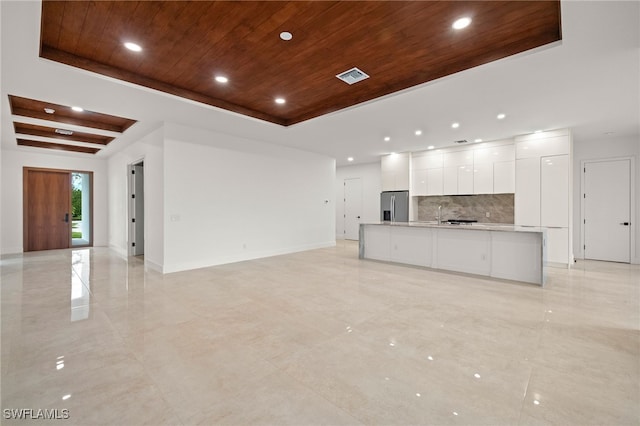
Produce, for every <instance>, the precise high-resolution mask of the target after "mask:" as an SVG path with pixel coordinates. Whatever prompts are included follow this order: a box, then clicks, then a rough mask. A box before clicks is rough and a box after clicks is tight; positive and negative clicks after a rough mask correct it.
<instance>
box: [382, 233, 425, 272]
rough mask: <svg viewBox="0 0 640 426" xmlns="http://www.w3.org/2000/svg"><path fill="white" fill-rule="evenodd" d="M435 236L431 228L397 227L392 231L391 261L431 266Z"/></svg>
mask: <svg viewBox="0 0 640 426" xmlns="http://www.w3.org/2000/svg"><path fill="white" fill-rule="evenodd" d="M432 251H433V238H432V235H431V229H428V228H424V229H414V228H409V227H395V228H393V231H392V232H391V261H392V262H400V263H407V264H409V265H417V266H427V267H430V266H431V256H432Z"/></svg>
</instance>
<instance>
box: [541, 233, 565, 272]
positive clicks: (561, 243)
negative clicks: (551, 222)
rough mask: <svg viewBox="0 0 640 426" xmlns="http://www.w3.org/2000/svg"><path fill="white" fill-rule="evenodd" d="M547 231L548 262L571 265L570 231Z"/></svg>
mask: <svg viewBox="0 0 640 426" xmlns="http://www.w3.org/2000/svg"><path fill="white" fill-rule="evenodd" d="M545 229H546V231H547V243H546V244H547V245H546V248H547V262H551V263H561V264H563V265H568V264H569V229H568V228H545Z"/></svg>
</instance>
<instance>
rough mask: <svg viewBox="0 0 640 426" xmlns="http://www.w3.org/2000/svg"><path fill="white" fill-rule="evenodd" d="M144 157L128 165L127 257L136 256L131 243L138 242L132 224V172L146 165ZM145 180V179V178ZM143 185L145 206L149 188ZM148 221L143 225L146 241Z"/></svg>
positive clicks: (133, 212)
mask: <svg viewBox="0 0 640 426" xmlns="http://www.w3.org/2000/svg"><path fill="white" fill-rule="evenodd" d="M144 162H145V161H144V156H143V157H140V158H138V159H137V160H134V161H132V162H130V163H129V164H127V256H135V250H134V249H133V246H132V244H131V243H133V242H134V241H135V240H136V235H135V227H134V226H133V223H132V219H133V218H134V216H135V201H134V200H133V198H132V197H131V195H132V194H133V193H134V188H133V185H134V182H133V178H132V173H131V171H132V170H133V167H134V166H136V165H138V164H140V163H143V164H144ZM143 179H144V178H143ZM142 184H143V189H142V197H143V198H142V202H143V204H145V203H144V201H145V198H146V197H145V192H146V191H145V190H144V188H145V187H146V186H147V185H146V183H145V182H144V180H143V182H142ZM146 222H147V221H146V220H144V221H143V222H142V223H143V225H142V226H143V228H144V229H143V231H142V234H143V238H144V239H145V240H146V235H147V233H146V227H147V225H146Z"/></svg>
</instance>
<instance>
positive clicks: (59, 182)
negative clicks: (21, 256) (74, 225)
mask: <svg viewBox="0 0 640 426" xmlns="http://www.w3.org/2000/svg"><path fill="white" fill-rule="evenodd" d="M24 175H25V176H24V250H25V251H36V250H52V249H61V248H69V247H70V245H71V217H70V213H71V173H70V172H68V171H56V170H38V169H28V168H25V169H24Z"/></svg>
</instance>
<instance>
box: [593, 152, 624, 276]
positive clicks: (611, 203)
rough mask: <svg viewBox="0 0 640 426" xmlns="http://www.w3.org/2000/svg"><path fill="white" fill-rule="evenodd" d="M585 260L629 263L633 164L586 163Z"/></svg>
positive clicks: (611, 162) (619, 162)
mask: <svg viewBox="0 0 640 426" xmlns="http://www.w3.org/2000/svg"><path fill="white" fill-rule="evenodd" d="M583 173H584V257H585V259H596V260H608V261H613V262H627V263H628V262H629V260H630V252H631V247H630V237H631V223H630V218H631V179H630V177H631V161H630V160H628V159H625V160H611V161H597V162H596V161H594V162H587V163H585V167H584V169H583Z"/></svg>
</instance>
